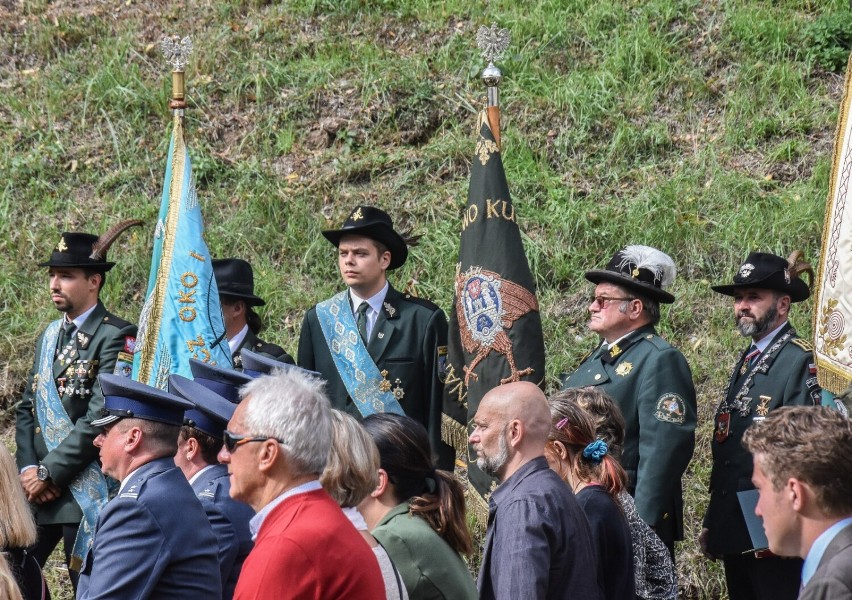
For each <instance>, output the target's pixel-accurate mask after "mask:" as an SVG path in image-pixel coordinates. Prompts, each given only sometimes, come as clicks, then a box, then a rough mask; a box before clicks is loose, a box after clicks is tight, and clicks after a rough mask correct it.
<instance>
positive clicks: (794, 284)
mask: <svg viewBox="0 0 852 600" xmlns="http://www.w3.org/2000/svg"><path fill="white" fill-rule="evenodd" d="M776 279H781V281H776ZM747 288H752V289H754V288H757V289H761V290H772V291H773V292H780V293H782V294H785V295H787V296H790V302H802V301H804V300H807V299H808V298H810V296H811V291H810V290H809V289H808V286H807V284H806V283H805V282H804V281H802V280H801V279H798V278H796V279H793V280H792V281H791V282H790V283H789V284H787V282H786V281H784V280H783V279H782V278H780V277H776V276H775V274H773V275H772V276H770V277H767V278H766V279H763V280H761V281H749V282H748V283H732V284H730V285H713V286H710V289H712V290H713V291H714V292H718V293H719V294H723V295H725V296H734V295H736V293H737V290H742V289H747Z"/></svg>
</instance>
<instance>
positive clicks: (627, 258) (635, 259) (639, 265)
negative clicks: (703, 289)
mask: <svg viewBox="0 0 852 600" xmlns="http://www.w3.org/2000/svg"><path fill="white" fill-rule="evenodd" d="M674 276H675V266H674V261H673V260H672V259H671V257H670V256H669V255H668V254H665V253H663V252H660V251H659V250H657V249H656V248H651V247H650V246H638V245H634V246H627V247H626V248H624V249H622V250H619V251H618V252H616V253H615V256H613V257H612V259H610V261H609V263H607V265H606V267H605V268H603V269H592V270H591V271H586V279H588V280H589V281H591V282H592V283H596V284H597V283H612V284H615V285H618V286H621V287H623V288H625V289H627V290H632V291H635V292H637V293H638V294H641V295H642V296H645V297H646V298H650V299H651V300H656V301H657V302H660V303H662V304H671V303H672V302H674V301H675V297H674V296H673V295H672V294H670V293H669V292H667V291H665V290H664V289H663V287H664V286H668V285H669V284H670V283H671V282H672V281H673V280H674Z"/></svg>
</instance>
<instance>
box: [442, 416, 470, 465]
mask: <svg viewBox="0 0 852 600" xmlns="http://www.w3.org/2000/svg"><path fill="white" fill-rule="evenodd" d="M441 439H442V440H443V441H444V443H445V444H447V445H449V446H452V447H453V448H455V450H456V455H457V456H467V429H466V428H465V426H464V425H462V424H461V423H459V422H458V421H456V420H455V419H453V418H452V417H449V416H447V415H446V414H443V413H442V414H441Z"/></svg>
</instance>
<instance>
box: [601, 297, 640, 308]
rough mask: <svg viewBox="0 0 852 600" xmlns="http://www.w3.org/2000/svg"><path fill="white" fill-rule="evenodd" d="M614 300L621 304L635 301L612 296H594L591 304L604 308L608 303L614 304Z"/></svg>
mask: <svg viewBox="0 0 852 600" xmlns="http://www.w3.org/2000/svg"><path fill="white" fill-rule="evenodd" d="M616 300H618V301H621V302H629V301H630V300H636V298H616V297H614V296H594V297H593V298H592V301H591V304H597V305H598V306H599V307H601V308H606V307H607V306H608V305H609V303H610V302H615V301H616Z"/></svg>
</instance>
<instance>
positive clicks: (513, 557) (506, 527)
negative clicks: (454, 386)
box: [470, 381, 603, 600]
mask: <svg viewBox="0 0 852 600" xmlns="http://www.w3.org/2000/svg"><path fill="white" fill-rule="evenodd" d="M473 422H474V424H475V428H474V430H473V433H471V435H470V443H471V445H472V446H473V448H474V450H476V456H477V459H476V464H477V466H478V467H479V468H480V469H482V470H483V471H485V472H486V473H488V474H489V475H492V476H494V477H496V478H497V479H498V481H500V486H499V487H498V488H497V490H496V491H495V492H494V493H493V494H492V495H491V500H490V502H489V510H488V531H487V534H486V537H485V550H484V552H483V555H482V568H481V570H480V572H479V581H478V582H477V587H478V588H479V597H480V598H481V599H482V600H490V599H503V598H505V599H509V598H511V599H515V598H529V599H541V600H544V599H547V600H550V599H560V598H566V599H567V598H587V599H590V600H595V599H599V598H602V597H603V596H602V592H601V590H600V588H599V587H598V583H597V569H598V567H597V565H596V563H595V558H594V556H595V555H594V552H593V551H592V540H591V533H590V532H589V525H588V523H587V522H586V517H585V515H584V514H583V510H582V509H581V508H580V506H579V505H578V504H577V501H576V500H575V498H574V494H573V493H572V492H571V490H570V489H569V488H568V486H567V485H565V483H564V482H563V481H562V480H561V479H560V478H559V476H558V475H557V474H556V473H554V472H553V471H551V470H550V468H548V466H547V460H546V459H545V458H544V444H545V442H546V441H547V437H548V434H549V433H550V409H549V408H548V406H547V399H546V398H545V397H544V394H543V393H542V391H541V390H540V389H539V388H538V386H536V385H534V384H532V383H529V382H526V381H520V382H517V383H509V384H506V385H502V386H499V387H496V388H494V389H492V390H491V391H490V392H488V393H487V394H486V395H485V396H484V397H483V398H482V401H481V402H480V404H479V409H478V410H477V411H476V415H475V416H474V418H473Z"/></svg>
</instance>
